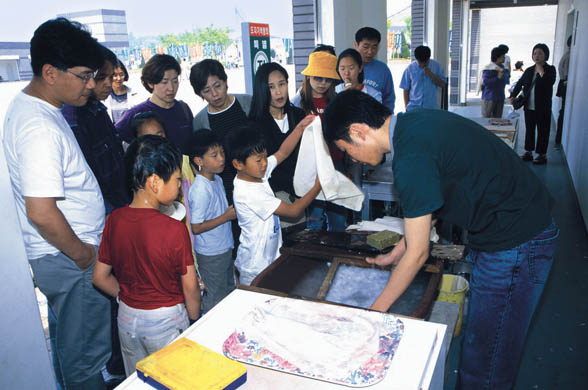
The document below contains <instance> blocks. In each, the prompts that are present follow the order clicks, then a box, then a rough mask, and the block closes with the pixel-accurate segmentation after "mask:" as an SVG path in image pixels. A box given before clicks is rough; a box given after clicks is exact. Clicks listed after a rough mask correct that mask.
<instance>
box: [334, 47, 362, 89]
mask: <svg viewBox="0 0 588 390" xmlns="http://www.w3.org/2000/svg"><path fill="white" fill-rule="evenodd" d="M346 57H349V58H352V59H353V60H354V61H355V63H356V64H357V66H358V67H360V68H361V67H362V65H363V60H362V59H361V54H359V52H358V51H357V50H355V49H353V48H349V49H345V50H343V51H342V52H341V54H339V58H337V68H336V69H337V74H338V75H339V77H341V73H339V63H340V62H341V60H342V59H343V58H346ZM341 80H343V77H341ZM357 81H359V82H360V83H363V69H362V70H361V72H359V75H358V76H357Z"/></svg>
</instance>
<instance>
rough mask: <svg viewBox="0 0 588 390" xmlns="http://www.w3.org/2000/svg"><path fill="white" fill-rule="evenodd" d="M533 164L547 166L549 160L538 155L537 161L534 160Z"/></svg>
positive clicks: (542, 155)
mask: <svg viewBox="0 0 588 390" xmlns="http://www.w3.org/2000/svg"><path fill="white" fill-rule="evenodd" d="M533 164H535V165H545V164H547V158H546V157H545V155H544V154H540V155H538V156H537V157H536V158H535V160H533Z"/></svg>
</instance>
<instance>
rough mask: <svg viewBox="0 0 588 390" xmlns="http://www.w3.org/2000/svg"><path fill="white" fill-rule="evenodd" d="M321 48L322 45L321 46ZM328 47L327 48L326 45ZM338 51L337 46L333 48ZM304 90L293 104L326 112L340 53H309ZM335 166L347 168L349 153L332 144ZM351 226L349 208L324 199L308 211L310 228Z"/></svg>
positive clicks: (340, 229)
mask: <svg viewBox="0 0 588 390" xmlns="http://www.w3.org/2000/svg"><path fill="white" fill-rule="evenodd" d="M319 50H321V49H319ZM323 50H324V49H323ZM333 52H334V50H333ZM301 73H302V74H303V75H304V81H303V82H302V88H301V89H300V92H299V93H298V94H297V95H296V96H295V97H294V99H292V104H294V105H296V106H297V107H300V108H302V109H303V110H304V111H305V112H306V114H314V115H319V116H320V115H322V113H323V111H324V110H325V108H326V107H327V104H329V102H330V101H331V100H332V99H334V98H335V85H336V84H338V83H339V81H340V78H339V74H338V73H337V57H336V56H335V55H334V53H333V54H331V52H328V51H315V52H313V53H311V54H310V56H309V57H308V66H307V67H306V68H305V69H304V70H303V71H302V72H301ZM329 151H330V153H331V158H332V159H333V164H334V165H335V169H337V170H339V171H341V172H345V171H346V169H345V155H344V154H343V152H341V151H340V150H339V149H337V148H336V147H333V146H331V147H329ZM346 227H347V210H346V209H345V208H344V207H341V206H337V205H335V204H332V203H328V202H325V201H321V200H315V201H313V202H312V203H311V205H310V206H309V207H308V209H307V212H306V228H307V229H309V230H323V229H325V228H326V230H328V231H336V232H341V231H344V230H345V228H346Z"/></svg>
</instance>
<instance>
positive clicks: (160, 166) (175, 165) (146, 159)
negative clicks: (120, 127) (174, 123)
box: [125, 134, 182, 192]
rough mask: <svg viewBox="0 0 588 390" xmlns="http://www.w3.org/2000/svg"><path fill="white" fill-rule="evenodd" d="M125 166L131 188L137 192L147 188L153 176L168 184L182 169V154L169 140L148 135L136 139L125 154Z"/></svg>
mask: <svg viewBox="0 0 588 390" xmlns="http://www.w3.org/2000/svg"><path fill="white" fill-rule="evenodd" d="M125 166H126V168H127V174H128V176H127V177H128V178H129V188H130V190H131V191H132V192H137V191H138V190H140V189H141V188H145V183H146V182H147V178H148V177H149V176H151V175H153V174H156V175H157V176H159V177H161V179H163V181H164V182H166V183H167V182H168V181H169V179H170V177H171V176H172V175H173V173H174V172H175V171H176V170H177V169H181V167H182V153H181V152H180V150H179V149H178V147H177V146H176V145H174V143H173V142H171V141H170V140H169V139H168V138H164V137H160V136H158V135H152V134H147V135H144V136H141V137H139V138H137V139H135V140H134V141H133V142H131V144H130V145H129V148H128V149H127V152H126V153H125Z"/></svg>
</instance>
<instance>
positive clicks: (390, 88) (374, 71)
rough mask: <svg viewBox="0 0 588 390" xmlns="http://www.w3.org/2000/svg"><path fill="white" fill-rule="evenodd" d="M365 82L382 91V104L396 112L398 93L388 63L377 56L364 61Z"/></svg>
mask: <svg viewBox="0 0 588 390" xmlns="http://www.w3.org/2000/svg"><path fill="white" fill-rule="evenodd" d="M363 83H364V84H365V85H369V86H370V87H372V88H375V89H376V90H377V91H379V92H380V93H382V104H383V105H385V106H386V107H388V109H390V111H391V112H392V113H394V103H395V102H396V95H395V94H394V81H393V80H392V73H390V69H388V65H386V64H385V63H383V62H382V61H380V60H377V59H375V58H374V59H373V60H371V61H370V62H368V63H364V64H363Z"/></svg>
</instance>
